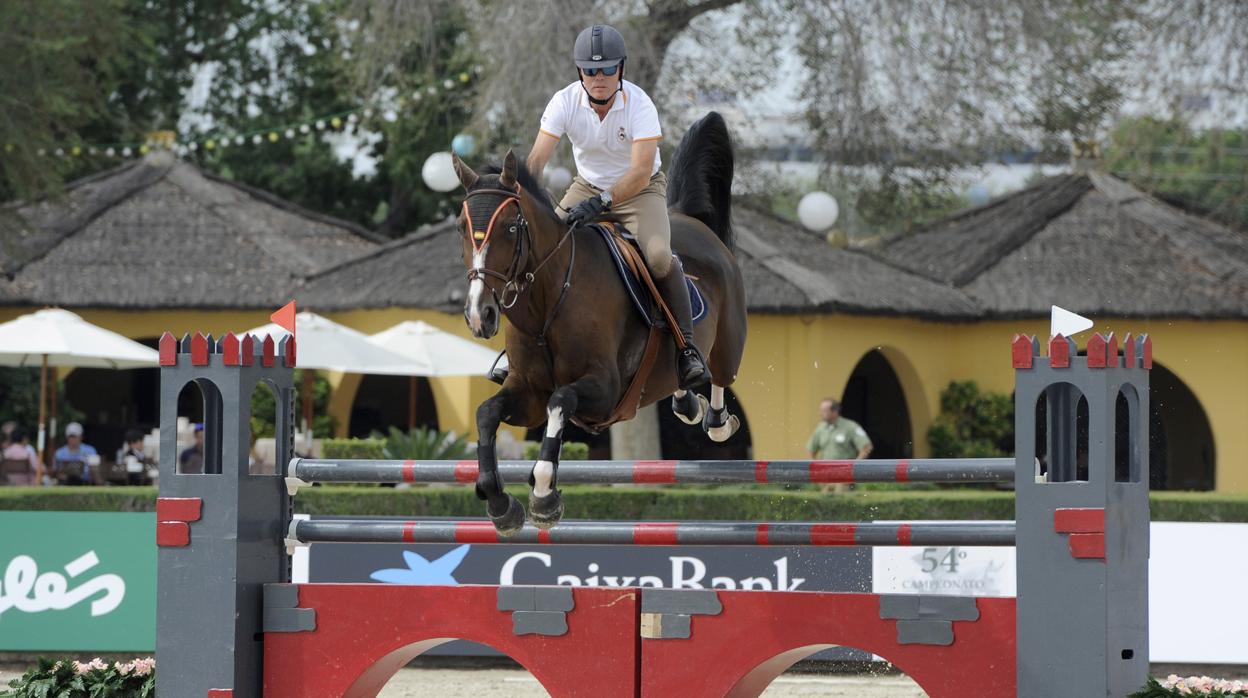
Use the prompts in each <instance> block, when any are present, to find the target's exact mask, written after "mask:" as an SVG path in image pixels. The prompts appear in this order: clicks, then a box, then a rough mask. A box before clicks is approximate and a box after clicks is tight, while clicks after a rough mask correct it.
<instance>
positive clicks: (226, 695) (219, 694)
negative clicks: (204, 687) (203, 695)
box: [208, 688, 234, 698]
mask: <svg viewBox="0 0 1248 698" xmlns="http://www.w3.org/2000/svg"><path fill="white" fill-rule="evenodd" d="M208 698H234V689H232V688H210V689H208Z"/></svg>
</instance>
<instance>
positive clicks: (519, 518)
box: [486, 494, 524, 536]
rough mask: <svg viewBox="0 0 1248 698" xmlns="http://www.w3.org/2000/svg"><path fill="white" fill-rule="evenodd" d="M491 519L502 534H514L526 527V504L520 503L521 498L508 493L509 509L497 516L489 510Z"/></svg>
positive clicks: (499, 533) (487, 511) (487, 510)
mask: <svg viewBox="0 0 1248 698" xmlns="http://www.w3.org/2000/svg"><path fill="white" fill-rule="evenodd" d="M486 513H487V514H489V515H490V521H492V522H494V529H495V530H496V531H498V535H500V536H512V535H515V534H516V533H518V532H519V531H520V529H522V528H524V505H522V504H520V500H519V499H516V497H515V495H510V494H509V495H507V511H504V512H503V513H502V514H501V515H499V516H495V515H494V514H493V513H492V512H490V511H489V509H488V507H487V509H486Z"/></svg>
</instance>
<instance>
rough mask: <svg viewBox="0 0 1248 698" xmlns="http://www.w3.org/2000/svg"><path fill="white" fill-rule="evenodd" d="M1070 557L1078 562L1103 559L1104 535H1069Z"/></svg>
mask: <svg viewBox="0 0 1248 698" xmlns="http://www.w3.org/2000/svg"><path fill="white" fill-rule="evenodd" d="M1070 555H1071V557H1074V558H1077V559H1080V560H1104V559H1105V534H1104V533H1072V534H1070Z"/></svg>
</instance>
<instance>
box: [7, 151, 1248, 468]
mask: <svg viewBox="0 0 1248 698" xmlns="http://www.w3.org/2000/svg"><path fill="white" fill-rule="evenodd" d="M69 202H70V205H68V206H53V205H39V206H27V207H22V208H9V209H7V210H5V211H4V215H6V216H9V217H10V218H13V214H16V215H17V219H18V220H20V221H21V224H22V225H23V226H25V227H26V229H27V233H26V234H24V235H20V236H19V237H18V240H19V244H16V245H13V244H11V245H9V246H8V247H6V251H5V254H6V255H7V256H6V258H5V259H4V260H3V261H4V263H5V264H6V269H8V270H9V274H10V279H11V280H10V281H9V282H8V283H7V284H6V285H5V286H4V288H5V298H6V302H5V306H6V307H4V308H0V319H9V318H11V317H15V316H17V315H19V314H21V313H23V312H28V311H29V310H30V309H32V308H37V307H41V306H45V305H57V306H61V307H66V308H70V309H72V310H74V311H75V312H78V313H79V314H81V315H83V317H84V318H86V319H87V320H89V321H91V322H94V323H96V324H99V325H102V326H104V327H108V328H110V329H113V330H115V331H118V332H121V333H123V334H125V335H127V336H130V337H133V338H136V339H140V340H145V341H149V342H154V340H155V338H157V337H158V336H159V334H160V333H161V332H163V331H165V330H170V331H173V332H175V333H181V332H187V331H196V330H198V331H204V332H211V333H214V334H218V335H219V334H220V333H223V332H226V331H242V330H245V329H247V328H250V327H254V326H257V325H260V324H263V323H265V322H266V321H267V319H268V314H269V312H271V311H272V310H273V309H275V308H277V307H278V306H280V305H281V304H283V303H284V302H285V301H286V300H288V299H289V298H291V297H295V298H297V299H298V300H299V303H300V306H301V307H302V308H307V309H311V310H314V311H316V312H319V313H322V314H324V315H326V316H328V317H330V318H331V319H334V320H336V321H338V322H341V323H344V324H346V325H349V326H351V327H354V328H356V329H358V330H361V331H363V332H367V333H372V332H377V331H380V330H383V329H386V328H388V327H390V326H392V325H394V324H395V323H397V322H400V321H402V320H424V321H426V322H428V323H430V324H432V325H434V326H436V327H439V328H441V329H444V330H447V331H449V332H453V333H456V334H458V335H460V336H464V337H469V336H470V335H469V333H468V331H467V328H466V327H465V325H464V321H463V317H462V308H463V301H464V292H465V290H466V288H467V282H466V280H465V277H464V271H463V265H462V261H461V259H460V251H459V243H458V239H457V237H456V236H455V234H454V233H453V232H452V231H451V230H450V228H449V226H447V225H439V226H431V227H429V228H426V229H423V230H420V231H417V232H415V233H412V234H411V235H409V236H407V237H405V238H403V239H402V240H398V241H394V242H388V243H383V244H379V243H378V241H377V240H376V238H375V237H374V236H372V235H371V234H369V233H368V232H367V231H363V230H360V229H358V228H357V227H355V226H352V225H350V224H347V223H343V222H341V221H335V220H333V219H329V218H326V217H324V216H319V215H317V214H313V213H310V212H307V211H303V210H300V209H298V208H297V207H294V206H292V205H290V204H287V203H285V202H281V201H277V200H275V199H273V198H272V197H270V196H267V195H264V194H262V193H259V192H254V191H251V190H248V189H245V188H241V187H238V186H235V185H232V184H230V183H227V182H223V181H221V180H217V179H215V178H212V177H209V176H207V175H204V174H202V173H199V172H198V171H196V170H195V169H194V168H192V167H190V166H189V165H185V164H179V163H173V162H172V161H164V162H162V161H159V160H157V159H152V158H149V159H148V160H147V161H143V162H140V163H135V164H132V165H129V166H127V167H124V168H121V169H119V170H117V171H114V172H112V173H106V174H104V175H100V176H97V177H95V178H92V179H90V180H87V181H85V182H83V183H79V184H77V185H75V186H74V187H72V188H71V190H70V194H69ZM84 210H86V211H87V212H86V213H84ZM734 213H735V226H736V233H737V249H738V256H739V259H740V261H741V264H742V268H743V273H744V276H745V279H746V282H747V298H748V299H749V303H750V328H749V332H750V338H749V341H748V342H747V345H746V353H745V360H744V364H743V366H742V369H741V372H740V374H739V377H738V380H737V383H736V384H735V385H734V386H733V387H732V390H731V393H730V397H729V404H730V406H732V407H733V408H734V409H735V410H738V411H739V412H740V413H741V414H742V416H743V419H744V421H745V423H746V428H745V429H743V430H742V433H741V434H739V435H738V436H736V437H734V438H733V439H732V440H730V441H729V442H728V443H727V444H724V445H721V446H715V445H712V444H710V442H709V441H707V440H705V439H704V437H703V436H702V435H701V433H700V431H699V430H697V429H695V428H692V427H684V425H681V424H679V423H678V422H676V420H675V419H674V418H672V417H671V416H670V414H668V413H669V410H667V408H666V406H665V405H661V406H660V407H661V409H659V410H658V411H657V412H658V415H659V416H658V419H659V420H660V429H661V432H662V435H663V439H662V440H663V450H664V453H663V454H662V455H664V456H665V457H686V456H689V455H702V456H704V457H725V456H736V457H745V456H747V455H753V456H756V457H759V458H765V459H782V458H803V457H805V453H804V447H805V443H806V439H807V437H808V435H809V433H810V431H811V430H812V428H813V427H814V425H815V422H816V419H817V416H816V407H817V405H818V402H819V400H820V399H821V398H823V397H825V396H833V397H837V398H839V399H841V400H842V401H843V402H844V414H845V415H846V416H849V417H852V418H854V419H856V420H858V421H859V422H861V423H862V424H863V425H864V427H865V428H866V429H867V431H868V433H869V434H870V436H871V437H872V439H873V441H874V443H875V446H876V448H875V452H874V453H873V457H882V458H887V457H910V456H913V457H922V456H925V455H927V454H928V453H929V452H930V451H929V448H928V444H927V438H926V435H927V430H928V428H929V427H930V425H931V423H932V420H933V419H934V418H935V417H936V415H937V414H939V411H940V393H941V391H942V390H943V389H944V388H945V387H946V386H947V385H948V384H949V383H950V382H951V381H955V380H975V381H976V382H978V384H979V385H980V387H981V388H982V389H986V390H991V391H997V392H1001V393H1007V394H1008V393H1009V392H1010V391H1011V389H1012V381H1013V371H1012V369H1011V367H1010V354H1009V344H1010V339H1011V337H1012V336H1013V335H1014V334H1015V333H1017V332H1024V333H1029V334H1035V335H1037V336H1038V337H1040V339H1041V340H1042V341H1043V340H1045V339H1047V336H1048V331H1049V327H1048V314H1049V309H1050V307H1051V306H1052V305H1059V306H1062V307H1064V308H1067V309H1070V310H1072V311H1075V312H1078V313H1080V314H1082V315H1085V316H1087V317H1090V318H1092V319H1093V320H1094V321H1095V322H1096V325H1095V328H1094V330H1095V331H1099V332H1110V331H1113V332H1117V333H1118V334H1119V335H1120V336H1121V335H1122V334H1123V333H1125V332H1133V333H1137V334H1138V333H1148V334H1149V335H1150V336H1151V337H1152V338H1153V343H1154V357H1155V361H1156V364H1155V366H1156V368H1155V370H1154V371H1153V373H1152V387H1153V391H1152V406H1153V408H1154V409H1153V412H1154V414H1153V419H1152V422H1151V433H1152V437H1153V453H1154V458H1153V462H1152V470H1153V478H1154V486H1155V487H1158V488H1170V489H1212V488H1216V489H1218V490H1222V491H1240V492H1243V491H1248V428H1246V427H1248V241H1246V238H1245V237H1244V236H1243V235H1240V234H1238V233H1235V232H1232V231H1229V230H1227V229H1225V228H1223V227H1220V226H1218V225H1216V224H1213V223H1211V222H1209V221H1207V220H1203V219H1200V218H1197V217H1194V216H1190V215H1188V214H1186V213H1183V212H1181V211H1179V210H1176V209H1174V208H1172V207H1170V206H1168V205H1166V204H1164V203H1162V202H1160V201H1157V200H1155V199H1153V198H1151V197H1148V196H1147V195H1144V194H1142V193H1141V192H1139V191H1137V190H1135V189H1132V188H1130V187H1129V186H1127V185H1126V184H1124V183H1122V182H1121V181H1119V180H1115V179H1113V178H1110V177H1106V176H1103V175H1099V174H1095V173H1094V174H1090V175H1078V176H1065V177H1058V178H1053V179H1050V180H1046V181H1045V182H1043V183H1041V184H1039V185H1037V186H1035V187H1032V188H1029V189H1027V190H1024V191H1021V192H1017V193H1015V194H1012V195H1009V196H1007V197H1003V198H1001V199H999V200H996V201H993V202H990V203H989V204H987V205H985V206H982V207H979V208H976V209H972V210H969V211H966V212H963V213H961V214H959V215H956V216H953V217H951V218H949V219H946V220H944V221H941V222H940V223H938V224H935V225H933V226H931V227H930V228H929V229H928V230H926V231H924V232H922V233H921V234H917V235H911V236H907V237H903V238H898V239H895V240H890V241H885V242H884V243H883V244H881V245H878V246H875V247H872V248H869V249H838V248H834V247H831V246H829V245H828V244H827V243H826V242H825V241H823V240H822V239H821V238H819V237H816V236H813V235H811V234H809V233H807V232H805V231H803V230H801V229H800V228H799V227H797V226H796V225H794V224H792V223H788V222H785V221H780V220H776V219H772V218H770V217H767V216H763V215H760V214H758V213H755V212H752V211H749V210H738V211H736V212H734ZM10 251H11V252H10ZM1089 334H1090V333H1089ZM1078 339H1079V343H1080V345H1084V344H1086V335H1083V336H1080V337H1079V338H1078ZM489 344H490V345H491V346H493V347H495V348H499V349H501V340H500V339H497V338H496V339H495V340H493V341H492V342H490V343H489ZM155 374H156V372H155V371H154V370H152V371H146V370H142V371H134V372H125V373H110V372H103V371H75V372H74V373H73V374H72V375H71V376H70V377H69V379H68V380H67V393H68V399H69V400H70V401H71V402H72V403H73V404H74V405H75V406H76V407H78V409H81V410H83V411H84V412H86V413H87V419H86V424H87V427H88V432H89V433H90V432H91V430H92V429H94V430H96V432H97V433H100V434H105V433H107V434H113V433H115V432H119V431H120V430H121V429H123V428H125V427H126V426H128V425H131V424H138V425H147V424H154V423H155V414H154V412H153V410H154V409H155V400H154V390H155V381H156V380H157V378H156V375H155ZM330 379H331V384H332V385H333V387H334V392H333V395H332V397H331V402H330V412H331V414H332V415H333V416H334V417H335V418H336V419H337V425H338V429H339V431H340V433H342V434H348V433H355V434H361V433H367V432H368V431H369V430H370V429H372V428H376V427H380V426H383V425H385V424H398V425H404V424H406V423H407V421H408V419H409V418H410V417H415V418H416V421H418V422H420V423H429V424H437V425H438V426H440V428H442V429H444V430H454V431H456V432H458V433H467V434H469V435H470V436H475V435H474V434H473V426H472V415H473V414H474V413H475V410H476V407H477V405H479V404H480V402H481V401H483V400H484V399H485V398H487V397H488V396H489V395H491V394H492V393H493V391H494V390H495V388H496V386H495V385H494V384H492V383H490V382H489V381H487V380H485V379H484V378H476V377H473V378H436V379H428V380H426V379H423V378H422V379H420V381H419V388H420V389H419V394H418V401H417V414H416V415H411V416H409V414H408V400H407V395H408V380H407V379H405V378H401V377H400V378H394V377H381V376H359V375H345V376H344V375H331V376H330ZM102 452H105V453H107V452H108V451H107V450H105V449H102ZM655 455H656V456H658V455H660V454H655Z"/></svg>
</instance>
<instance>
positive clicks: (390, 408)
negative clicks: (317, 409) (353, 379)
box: [347, 375, 438, 438]
mask: <svg viewBox="0 0 1248 698" xmlns="http://www.w3.org/2000/svg"><path fill="white" fill-rule="evenodd" d="M415 380H416V414H415V417H416V419H415V425H416V426H418V427H426V428H429V429H437V428H438V407H437V405H436V404H435V403H434V401H433V388H432V386H430V384H429V379H428V378H423V377H417V378H416V379H415ZM411 381H412V378H411V377H409V376H379V375H366V376H364V377H363V379H362V380H361V381H360V387H359V389H358V390H357V391H356V393H355V402H354V403H352V405H351V424H350V425H349V427H348V429H347V433H348V434H349V435H350V436H352V437H354V438H366V437H368V435H369V434H371V433H373V432H374V431H379V432H381V433H383V434H384V433H387V432H388V431H389V429H390V427H398V428H399V429H402V430H404V431H406V430H407V426H408V423H409V421H408V420H409V418H410V414H411V409H410V406H409V405H410V402H411V390H412V383H411Z"/></svg>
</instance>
